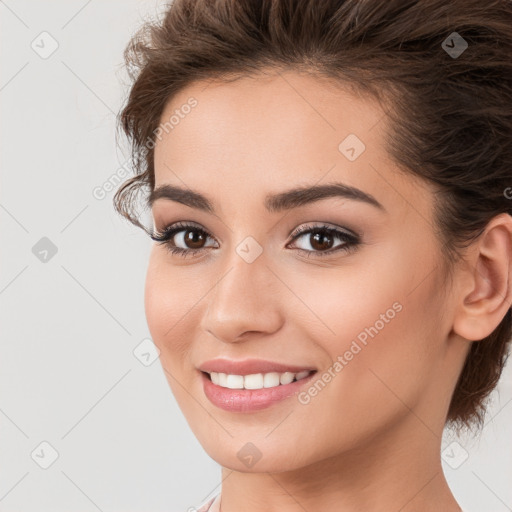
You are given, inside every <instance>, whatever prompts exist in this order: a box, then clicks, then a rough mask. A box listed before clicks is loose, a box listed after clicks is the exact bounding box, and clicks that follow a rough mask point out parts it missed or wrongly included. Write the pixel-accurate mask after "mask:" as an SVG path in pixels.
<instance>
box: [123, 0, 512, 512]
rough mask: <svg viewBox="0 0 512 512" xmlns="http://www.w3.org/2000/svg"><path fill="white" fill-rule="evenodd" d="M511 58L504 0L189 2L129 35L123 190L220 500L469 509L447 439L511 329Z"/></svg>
mask: <svg viewBox="0 0 512 512" xmlns="http://www.w3.org/2000/svg"><path fill="white" fill-rule="evenodd" d="M511 53H512V3H510V2H508V1H506V0H504V1H488V2H485V3H482V2H481V1H480V0H458V1H453V2H445V1H441V0H421V1H419V0H402V1H389V2H375V1H370V0H345V1H344V0H326V1H322V2H317V1H316V0H264V1H258V2H251V1H249V0H218V1H215V2H211V1H207V0H175V1H174V2H173V3H172V4H171V5H170V7H169V8H168V10H167V12H166V13H165V16H164V18H163V20H162V22H161V23H152V24H151V23H150V24H147V25H146V26H145V27H143V29H141V31H140V32H139V33H138V34H137V35H136V36H135V37H134V38H133V39H132V41H131V42H130V45H129V46H128V47H127V50H126V53H125V56H126V61H127V64H128V68H129V69H130V71H131V72H132V77H133V80H134V83H133V85H132V88H131V91H130V95H129V98H128V101H127V104H126V105H125V106H124V108H123V111H122V112H121V117H120V119H121V123H122V128H123V129H124V131H125V133H126V135H127V136H128V137H129V138H130V141H131V143H132V148H133V161H134V164H135V168H136V171H137V173H136V175H135V176H134V177H133V178H132V179H130V180H129V181H127V182H126V183H125V184H124V185H123V186H122V187H121V188H120V189H119V190H118V192H117V194H116V197H115V205H116V208H117V210H118V211H119V212H120V213H121V214H122V215H124V216H125V217H126V218H128V219H129V220H130V221H131V222H133V223H134V224H136V225H137V226H139V227H141V228H143V229H144V230H145V231H146V232H147V233H148V234H150V236H151V237H152V238H153V240H155V241H156V242H157V243H155V244H154V246H153V248H152V252H151V255H150V260H149V266H148V271H147V279H146V291H145V310H146V317H147V321H148V326H149V329H150V332H151V334H152V337H153V340H154V342H155V344H156V345H157V346H158V348H159V349H160V360H161V363H162V366H163V369H164V371H165V375H166V377H167V379H168V382H169V385H170V387H171V389H172V391H173V393H174V395H175V397H176V399H177V401H178V404H179V405H180V407H181V409H182V411H183V414H184V415H185V418H186V419H187V421H188V424H189V425H190V428H191V429H192V431H193V432H194V434H195V435H196V436H197V439H198V440H199V442H200V443H201V444H202V446H203V447H204V449H205V451H206V452H207V453H208V454H209V456H211V457H212V458H213V459H214V460H215V461H217V462H218V463H219V464H220V465H221V466H222V479H223V482H222V492H221V493H219V494H218V495H217V496H216V497H214V498H212V499H210V500H209V501H208V502H207V503H205V504H204V506H203V507H202V509H203V510H209V511H210V512H214V511H219V510H222V512H234V511H240V510H243V511H244V512H256V511H272V510H280V511H284V512H296V511H304V510H307V511H323V512H331V511H333V512H334V511H336V512H338V511H343V512H352V511H361V510H364V511H366V512H372V511H379V512H382V511H396V510H400V511H401V512H409V511H415V512H422V511H425V512H426V511H441V510H442V511H443V512H455V511H459V510H461V508H460V506H459V505H458V503H457V501H456V499H455V498H454V496H453V494H452V493H451V491H450V489H449V486H448V484H447V482H446V480H445V477H444V475H443V470H442V466H441V457H440V448H441V436H442V433H443V429H444V427H445V426H452V427H455V428H456V429H458V430H459V431H460V430H461V429H462V428H466V429H471V428H476V429H478V428H480V427H481V426H482V423H483V416H484V414H485V404H486V401H485V399H486V398H487V397H488V395H489V393H490V392H491V391H492V390H493V389H494V388H495V386H496V384H497V382H498V380H499V377H500V374H501V371H502V368H503V366H504V364H505V361H506V357H507V354H508V352H507V351H508V348H509V340H510V335H511V311H510V304H511V294H512V291H511V283H510V275H511V268H512V266H511V258H512V216H511V214H512V206H511V202H510V197H512V194H511V192H512V188H510V187H512V142H511V141H512V63H511V60H510V55H511ZM139 192H144V201H145V203H146V205H147V206H149V207H150V208H151V213H152V218H153V226H152V227H151V228H148V227H146V226H144V225H143V224H142V223H141V222H140V221H139V220H138V214H137V211H136V210H137V208H136V202H137V201H136V199H137V194H138V193H139Z"/></svg>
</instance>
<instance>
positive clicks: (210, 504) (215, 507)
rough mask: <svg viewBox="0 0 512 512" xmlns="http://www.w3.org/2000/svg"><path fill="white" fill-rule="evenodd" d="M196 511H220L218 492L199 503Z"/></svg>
mask: <svg viewBox="0 0 512 512" xmlns="http://www.w3.org/2000/svg"><path fill="white" fill-rule="evenodd" d="M197 512H220V493H219V494H217V496H214V497H213V498H210V499H209V500H208V501H207V502H206V503H204V504H203V505H201V506H200V507H199V508H198V509H197Z"/></svg>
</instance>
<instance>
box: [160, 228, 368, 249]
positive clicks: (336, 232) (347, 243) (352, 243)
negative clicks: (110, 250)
mask: <svg viewBox="0 0 512 512" xmlns="http://www.w3.org/2000/svg"><path fill="white" fill-rule="evenodd" d="M187 230H188V231H196V232H198V233H201V234H202V235H205V236H207V237H210V238H213V236H212V235H210V233H208V231H206V230H204V229H203V228H200V227H198V226H196V225H195V224H188V223H186V222H176V223H175V224H172V225H170V226H166V227H165V228H164V230H163V232H161V233H158V232H157V233H153V234H151V235H150V238H151V239H152V240H153V241H155V242H158V244H160V245H165V246H166V249H167V250H168V251H169V252H171V253H172V254H177V255H178V256H180V257H182V258H186V257H187V255H192V256H195V255H197V254H199V253H201V252H203V251H205V250H207V249H208V248H207V247H202V248H201V249H182V248H181V247H176V246H175V245H172V244H171V243H170V242H171V240H172V238H173V237H174V235H176V234H177V233H180V232H181V231H187ZM309 233H322V234H328V235H333V236H334V237H335V238H337V239H338V240H341V241H343V242H344V244H343V245H339V246H337V247H334V248H331V249H328V250H327V251H308V250H306V249H297V250H298V251H299V252H301V253H303V254H304V253H305V254H306V255H307V257H308V258H309V257H310V255H311V254H312V253H314V254H315V257H316V256H319V257H321V258H323V257H326V256H330V255H332V254H333V253H335V252H340V251H341V252H348V251H350V250H353V249H355V248H356V247H357V246H358V245H359V244H360V240H359V237H358V236H356V235H352V234H350V233H347V232H345V231H342V230H340V229H336V228H332V227H329V226H326V225H320V226H301V227H300V228H298V229H296V230H295V231H294V232H293V233H292V234H291V235H290V236H291V238H292V240H291V241H292V242H294V241H295V240H296V239H297V238H299V237H301V236H303V235H305V234H309Z"/></svg>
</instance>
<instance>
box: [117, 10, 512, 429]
mask: <svg viewBox="0 0 512 512" xmlns="http://www.w3.org/2000/svg"><path fill="white" fill-rule="evenodd" d="M454 32H456V33H457V34H458V35H456V34H453V33H454ZM464 41H465V43H464ZM465 44H467V45H468V46H467V48H465ZM464 48H465V50H464ZM461 50H463V51H462V53H460V51H461ZM454 52H458V53H454ZM511 55H512V2H510V1H508V0H501V1H500V0H487V1H485V2H482V1H481V0H456V1H455V0H452V1H450V2H447V1H446V0H388V1H386V2H376V1H373V0H322V1H318V0H175V1H174V2H173V3H172V4H170V6H169V7H168V9H166V12H165V15H164V16H163V19H162V20H161V21H159V22H151V21H150V22H146V23H145V24H144V25H143V26H142V27H141V29H140V30H139V31H138V32H137V33H136V34H135V35H134V36H133V38H132V40H131V41H130V43H129V44H128V46H127V47H126V50H125V62H126V65H127V68H128V71H129V74H130V78H131V79H132V80H133V85H132V87H131V90H130V94H129V97H128V100H127V103H126V105H125V106H124V108H123V110H122V111H121V113H120V117H119V121H120V124H121V126H122V129H123V131H124V133H125V134H126V135H127V136H128V138H129V140H130V142H131V145H132V162H133V166H134V168H135V170H136V173H135V175H134V176H133V177H132V178H131V179H129V180H127V181H126V182H125V183H124V184H123V185H122V186H121V187H120V188H119V189H118V191H117V192H116V195H115V197H114V204H115V208H116V210H117V211H118V212H119V213H120V214H121V215H123V216H124V217H126V218H127V219H128V220H130V221H131V222H132V223H134V224H135V225H137V226H139V227H141V228H143V229H144V230H145V231H147V229H146V228H145V227H144V226H143V225H142V224H141V223H140V222H139V220H138V218H137V216H138V214H137V213H136V208H135V205H136V203H137V201H136V195H137V194H138V193H139V192H141V191H142V190H143V189H146V190H147V189H149V190H152V189H153V188H154V185H155V177H154V161H153V147H154V136H155V133H157V132H156V130H157V128H158V126H159V123H160V118H161V114H162V111H163V109H164V107H165V105H166V104H167V102H168V101H169V100H170V99H171V98H172V97H173V96H174V95H175V94H176V93H177V92H178V91H180V90H181V89H183V88H184V87H186V86H187V85H189V84H191V83H192V82H194V81H197V80H203V79H204V80H209V79H220V80H228V76H229V77H235V78H236V77H237V76H238V77H242V76H247V75H252V74H257V73H258V72H261V70H263V69H264V68H270V69H272V68H273V69H276V70H279V69H286V68H288V69H293V70H296V71H303V72H307V73H310V74H311V75H314V76H317V77H319V78H320V77H326V78H328V79H333V80H335V81H337V82H338V83H340V84H345V85H348V86H350V87H352V88H353V90H354V91H358V92H361V93H364V94H368V95H371V96H373V97H374V98H376V99H378V100H379V101H380V102H381V104H386V105H388V109H387V110H388V111H387V116H388V118H389V120H390V124H389V130H388V132H389V133H388V134H387V140H386V148H387V151H388V152H389V154H390V155H391V157H392V158H393V159H394V161H396V163H397V165H398V166H399V168H401V169H402V170H405V171H406V172H408V173H412V174H415V175H417V176H420V177H421V178H422V179H424V180H427V181H428V182H430V183H433V184H435V186H436V187H438V189H439V194H436V196H435V201H436V204H435V214H436V217H435V218H436V232H438V236H439V239H440V241H441V244H442V246H443V247H444V249H445V253H444V256H445V258H443V260H444V264H445V265H446V268H447V269H448V274H449V275H451V270H452V269H453V264H454V263H455V262H456V261H458V260H459V259H460V258H461V254H462V252H461V251H462V250H463V249H464V248H465V247H467V246H468V245H469V244H470V243H471V242H472V241H474V240H475V239H476V238H477V237H478V236H479V235H480V234H481V233H482V231H483V230H484V229H485V227H486V225H487V224H488V222H489V221H490V220H491V219H492V218H493V217H494V216H496V215H498V214H500V213H503V212H505V213H509V214H512V207H511V201H510V200H509V199H508V197H507V194H506V192H505V191H506V190H507V188H508V187H509V186H511V185H512V61H511V57H510V56H511ZM511 333H512V319H511V310H510V308H509V310H508V311H507V313H506V315H505V317H504V318H503V320H502V321H501V323H500V325H499V326H498V327H497V328H496V329H495V331H494V332H493V333H492V334H491V335H489V336H488V337H487V338H485V339H484V340H481V341H478V342H472V343H471V347H470V351H469V354H468V357H467V359H466V361H465V364H464V368H463V370H462V372H461V375H460V377H459V379H458V382H457V384H456V387H455V390H454V393H453V396H452V400H451V403H450V407H449V411H448V416H447V423H448V424H451V426H455V427H457V429H460V428H462V427H464V426H465V427H467V428H469V429H471V427H472V426H474V425H475V424H476V426H477V427H478V428H480V427H482V425H483V421H484V415H485V408H486V402H487V400H486V399H487V398H488V395H489V393H490V392H491V391H492V390H493V389H494V388H495V386H496V384H497V382H498V380H499V378H500V375H501V372H502V369H503V367H504V365H505V362H506V359H507V357H508V352H507V349H508V346H509V341H510V338H511Z"/></svg>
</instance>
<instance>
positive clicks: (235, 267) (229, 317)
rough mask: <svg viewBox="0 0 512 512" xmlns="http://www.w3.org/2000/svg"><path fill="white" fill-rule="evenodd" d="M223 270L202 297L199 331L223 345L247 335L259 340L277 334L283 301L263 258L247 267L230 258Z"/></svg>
mask: <svg viewBox="0 0 512 512" xmlns="http://www.w3.org/2000/svg"><path fill="white" fill-rule="evenodd" d="M224 268H225V270H224V272H222V273H221V277H220V278H219V279H218V281H217V282H216V284H214V288H213V290H212V291H211V292H210V293H209V294H208V296H207V297H206V300H207V301H208V306H207V309H206V313H205V315H204V316H203V318H202V321H201V327H202V329H204V330H205V331H207V332H209V333H210V334H212V335H213V336H214V337H215V338H217V339H219V340H221V341H224V342H226V343H233V342H238V341H243V340H245V339H247V337H248V335H250V333H253V334H254V335H259V336H263V335H268V334H272V333H274V332H275V331H277V330H278V329H279V328H280V326H281V325H282V320H283V315H282V310H281V307H282V302H281V298H282V300H286V298H285V297H282V294H283V290H282V289H281V290H279V284H280V282H279V280H278V279H277V278H276V277H275V275H274V273H273V271H271V270H270V269H269V268H268V267H267V265H266V263H265V260H264V258H262V257H261V256H260V257H259V258H258V259H257V260H256V261H253V262H252V263H247V262H246V261H244V259H242V258H241V257H239V256H238V254H234V257H233V258H230V259H229V261H228V262H227V264H226V266H225V267H224ZM281 288H283V286H282V285H281Z"/></svg>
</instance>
